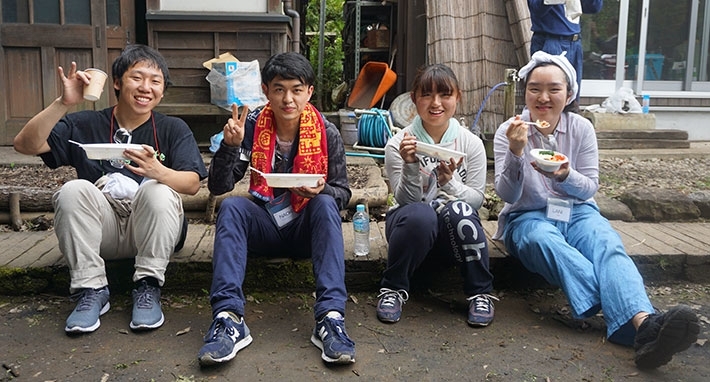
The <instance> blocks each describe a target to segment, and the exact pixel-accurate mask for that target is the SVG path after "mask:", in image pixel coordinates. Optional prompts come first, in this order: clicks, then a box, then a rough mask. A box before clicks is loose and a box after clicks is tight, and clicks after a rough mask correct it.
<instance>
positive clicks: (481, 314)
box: [466, 293, 498, 327]
mask: <svg viewBox="0 0 710 382" xmlns="http://www.w3.org/2000/svg"><path fill="white" fill-rule="evenodd" d="M466 300H468V319H467V320H466V322H468V324H469V325H471V326H477V327H482V326H488V325H489V324H490V323H491V322H493V316H494V314H495V307H494V306H493V301H491V300H496V301H498V297H495V296H491V295H489V294H485V293H484V294H477V295H475V296H471V297H469V298H467V299H466Z"/></svg>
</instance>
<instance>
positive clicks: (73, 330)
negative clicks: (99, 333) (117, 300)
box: [64, 301, 111, 333]
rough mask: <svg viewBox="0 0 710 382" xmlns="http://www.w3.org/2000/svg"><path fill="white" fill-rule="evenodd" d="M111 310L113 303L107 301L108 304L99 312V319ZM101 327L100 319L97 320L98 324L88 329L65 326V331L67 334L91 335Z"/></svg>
mask: <svg viewBox="0 0 710 382" xmlns="http://www.w3.org/2000/svg"><path fill="white" fill-rule="evenodd" d="M110 308H111V303H110V302H108V301H107V302H106V304H104V306H102V307H101V310H100V311H99V317H101V316H103V315H104V313H106V312H108V310H109V309H110ZM99 326H101V319H100V318H98V319H96V323H95V324H93V325H91V326H88V327H82V326H72V327H69V326H65V327H64V331H65V332H67V333H91V332H93V331H95V330H96V329H98V328H99Z"/></svg>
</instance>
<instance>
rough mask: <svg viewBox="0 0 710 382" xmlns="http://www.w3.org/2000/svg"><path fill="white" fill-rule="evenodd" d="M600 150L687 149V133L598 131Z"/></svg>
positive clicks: (655, 130)
mask: <svg viewBox="0 0 710 382" xmlns="http://www.w3.org/2000/svg"><path fill="white" fill-rule="evenodd" d="M597 143H598V145H599V148H600V149H617V150H618V149H627V150H631V149H688V148H690V141H688V132H687V131H683V130H675V129H654V130H632V129H629V130H598V131H597Z"/></svg>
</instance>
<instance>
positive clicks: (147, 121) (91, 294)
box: [14, 45, 207, 333]
mask: <svg viewBox="0 0 710 382" xmlns="http://www.w3.org/2000/svg"><path fill="white" fill-rule="evenodd" d="M58 72H59V76H60V78H61V80H62V84H63V89H64V91H63V93H62V95H61V96H60V97H59V98H57V99H56V100H54V102H52V103H51V104H50V105H49V106H48V107H47V108H45V109H44V110H42V111H41V112H40V113H39V114H37V115H36V116H34V117H33V118H32V119H30V121H29V122H27V124H26V125H25V126H24V127H23V128H22V130H21V131H20V132H19V133H18V134H17V136H16V137H15V140H14V147H15V150H17V151H18V152H20V153H23V154H27V155H39V156H40V157H41V158H42V160H43V161H44V163H45V164H46V165H47V166H49V167H50V168H53V169H54V168H58V167H60V166H72V167H74V168H75V169H76V173H77V177H78V178H79V179H76V180H72V181H69V182H67V183H66V184H64V185H63V186H62V187H61V189H60V190H59V191H58V192H57V193H56V194H55V195H54V197H53V199H52V201H53V205H54V211H55V219H54V226H55V231H56V234H57V241H58V243H59V249H60V251H61V252H62V254H63V255H64V258H65V259H66V261H67V264H68V266H69V273H70V277H71V282H70V290H71V292H72V293H73V296H72V298H73V299H75V300H77V305H76V308H75V309H74V311H72V313H71V314H70V315H69V317H68V318H67V321H66V327H65V328H64V329H65V331H66V332H67V333H87V332H92V331H94V330H96V329H98V328H99V326H100V325H101V322H100V320H99V316H100V315H102V314H104V313H106V312H107V311H108V310H109V307H110V303H109V289H108V280H107V278H106V269H105V266H104V259H117V258H127V257H135V272H134V273H133V281H134V282H135V284H136V288H135V289H134V290H133V293H132V294H133V313H132V319H131V322H130V327H131V329H134V330H145V329H154V328H158V327H160V326H161V325H162V324H163V321H164V316H163V313H162V310H161V307H160V287H161V286H162V285H163V284H164V283H165V270H166V268H167V265H168V262H169V260H170V255H171V254H172V253H173V252H174V251H176V250H179V249H180V248H181V247H182V245H183V243H184V240H185V235H186V233H187V220H186V219H185V215H184V212H183V207H182V199H181V197H180V193H183V194H190V195H194V194H196V193H197V192H198V191H199V189H200V180H202V179H204V178H205V177H207V170H206V168H205V164H204V161H203V159H202V156H201V155H200V150H199V148H198V146H197V142H196V141H195V138H194V136H193V134H192V131H191V130H190V128H189V127H188V126H187V124H186V123H185V122H184V121H182V120H181V119H178V118H174V117H168V116H165V115H162V114H159V113H156V112H154V111H153V109H154V108H155V106H157V105H158V104H159V103H160V101H161V99H162V98H163V94H164V92H165V90H166V89H167V86H168V83H169V80H170V77H169V73H168V67H167V64H166V62H165V59H164V58H163V57H162V56H161V55H160V53H158V52H157V51H156V50H154V49H153V48H150V47H147V46H144V45H129V46H127V47H126V48H125V49H124V50H123V51H122V52H121V54H120V55H119V56H118V57H117V58H116V60H115V61H114V62H113V67H112V76H113V82H112V84H113V89H114V91H115V94H116V98H117V103H116V105H114V106H112V107H109V108H107V109H104V110H99V111H93V110H85V111H79V112H75V113H70V114H66V113H67V111H68V110H69V109H70V108H71V107H73V106H75V105H77V104H79V103H81V102H83V101H84V99H83V96H82V93H83V87H84V85H85V84H88V83H89V79H90V75H91V74H90V73H87V72H85V71H80V70H77V69H76V63H74V62H72V64H71V69H70V70H69V73H68V75H67V76H65V74H64V70H63V69H62V67H59V69H58ZM126 137H130V138H131V141H132V143H139V144H143V149H140V150H125V151H124V152H123V156H124V157H126V158H128V160H127V161H124V160H89V159H88V158H87V156H86V153H85V152H84V150H83V149H82V148H81V147H79V146H78V145H76V144H73V143H71V142H70V141H76V142H79V143H83V144H91V143H115V140H119V141H123V140H124V139H125V138H126Z"/></svg>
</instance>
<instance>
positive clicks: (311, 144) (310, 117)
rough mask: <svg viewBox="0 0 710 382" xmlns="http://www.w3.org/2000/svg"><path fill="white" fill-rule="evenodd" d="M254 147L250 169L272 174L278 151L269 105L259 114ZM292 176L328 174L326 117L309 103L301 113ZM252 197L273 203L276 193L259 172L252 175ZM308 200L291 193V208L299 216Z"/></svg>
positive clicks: (250, 187)
mask: <svg viewBox="0 0 710 382" xmlns="http://www.w3.org/2000/svg"><path fill="white" fill-rule="evenodd" d="M253 145H254V146H253V147H252V151H251V166H252V167H254V168H255V169H257V170H259V171H261V172H264V173H267V174H269V173H271V171H272V168H271V166H272V161H273V158H274V150H275V147H276V127H275V123H274V111H273V110H272V109H271V104H267V105H266V106H265V107H264V110H262V111H261V113H259V117H258V118H257V120H256V126H255V128H254V144H253ZM293 173H295V174H325V175H326V179H327V174H328V140H327V137H326V133H325V122H323V117H322V116H321V114H320V113H319V112H318V110H316V108H315V107H314V106H313V105H311V104H310V103H308V104H306V107H305V108H304V109H303V111H302V112H301V120H300V127H299V129H298V152H297V153H296V157H295V158H293ZM249 193H251V194H252V195H254V196H255V197H257V198H259V199H261V200H265V201H271V200H272V199H273V198H274V190H273V189H272V188H271V187H269V186H268V185H267V184H266V179H264V177H262V176H259V174H258V173H257V172H256V171H252V172H251V179H250V184H249ZM308 200H309V199H308V198H304V197H301V196H299V195H296V194H295V193H291V207H292V208H293V210H294V211H296V212H300V211H301V210H303V208H304V207H306V204H308Z"/></svg>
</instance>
